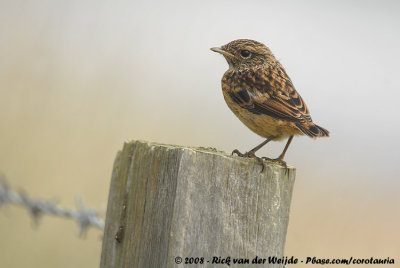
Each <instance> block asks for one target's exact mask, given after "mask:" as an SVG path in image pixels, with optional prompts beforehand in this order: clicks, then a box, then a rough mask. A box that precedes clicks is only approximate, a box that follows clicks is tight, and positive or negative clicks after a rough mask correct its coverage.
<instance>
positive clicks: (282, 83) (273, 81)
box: [229, 73, 312, 124]
mask: <svg viewBox="0 0 400 268" xmlns="http://www.w3.org/2000/svg"><path fill="white" fill-rule="evenodd" d="M252 75H257V74H254V73H253V74H252ZM275 75H277V74H276V73H275V74H272V75H271V74H270V75H268V76H265V75H263V76H262V77H261V78H258V79H257V78H256V79H255V81H256V83H254V80H253V79H252V81H251V82H250V81H249V83H243V84H242V85H243V86H242V87H240V89H238V90H232V91H231V92H229V95H230V97H231V98H232V99H233V100H234V101H235V102H237V103H238V104H239V105H240V106H241V107H242V108H245V109H247V110H249V111H250V112H252V113H254V114H265V115H269V116H271V117H274V118H276V119H282V120H287V121H291V122H294V123H300V124H302V123H307V122H312V120H311V116H310V111H309V110H308V108H307V105H306V104H305V102H304V101H303V99H302V98H301V96H300V95H299V93H297V91H296V90H295V88H294V86H293V84H292V82H291V81H290V79H289V78H288V77H287V76H286V77H282V76H280V79H279V77H274V76H275ZM285 75H286V73H285Z"/></svg>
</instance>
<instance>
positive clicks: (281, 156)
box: [262, 135, 293, 168]
mask: <svg viewBox="0 0 400 268" xmlns="http://www.w3.org/2000/svg"><path fill="white" fill-rule="evenodd" d="M292 140H293V135H292V136H290V137H289V139H288V141H287V143H286V145H285V148H284V149H283V152H282V153H281V155H280V156H279V157H278V158H275V159H271V158H268V157H263V158H262V159H266V160H270V161H274V162H279V163H281V164H282V165H283V166H284V167H285V168H287V165H286V162H285V161H283V158H284V157H285V154H286V151H287V149H288V148H289V145H290V143H291V142H292Z"/></svg>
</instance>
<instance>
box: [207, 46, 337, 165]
mask: <svg viewBox="0 0 400 268" xmlns="http://www.w3.org/2000/svg"><path fill="white" fill-rule="evenodd" d="M211 50H212V51H214V52H217V53H220V54H222V55H223V56H224V57H225V59H226V61H227V62H228V65H229V69H228V70H227V71H226V72H225V74H224V75H223V77H222V81H221V84H222V93H223V96H224V99H225V101H226V103H227V105H228V107H229V108H230V109H231V110H232V112H233V113H234V114H235V115H236V116H237V117H238V118H239V120H240V121H242V123H243V124H245V125H246V126H247V127H248V128H249V129H250V130H252V131H253V132H255V133H256V134H258V135H259V136H261V137H263V138H266V140H264V141H263V142H262V143H260V144H259V145H257V146H256V147H254V148H253V149H251V150H250V151H248V152H246V153H241V152H240V151H239V150H237V149H235V150H233V152H232V155H233V154H237V155H238V156H240V157H250V158H255V159H256V160H257V161H258V162H259V163H260V164H262V170H263V169H264V161H263V160H269V161H273V162H277V163H279V164H281V165H283V166H284V167H285V168H287V165H286V162H285V161H284V160H283V159H284V157H285V154H286V151H287V149H288V148H289V145H290V143H291V142H292V139H293V137H294V136H301V135H306V136H308V137H310V138H312V139H315V138H319V137H329V136H330V134H329V131H328V130H326V129H325V128H323V127H320V126H318V125H316V124H315V123H313V121H312V119H311V115H310V111H309V109H308V107H307V105H306V104H305V102H304V101H303V98H302V97H301V96H300V94H299V93H298V92H297V91H296V89H295V87H294V85H293V83H292V81H291V79H290V78H289V76H288V75H287V73H286V71H285V69H284V68H283V66H282V65H281V63H280V62H279V61H278V60H277V59H276V58H275V56H274V55H273V54H272V52H271V50H270V49H269V48H268V47H267V46H266V45H264V44H263V43H261V42H258V41H254V40H250V39H238V40H234V41H231V42H229V43H228V44H226V45H223V46H221V47H213V48H211ZM283 139H288V140H287V143H286V145H285V147H284V149H283V151H282V153H281V154H280V155H279V156H278V157H277V158H268V157H262V158H260V157H258V156H256V155H255V153H256V152H257V151H258V150H259V149H260V148H262V147H263V146H264V145H266V144H267V143H268V142H270V141H280V140H283Z"/></svg>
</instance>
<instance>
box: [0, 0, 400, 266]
mask: <svg viewBox="0 0 400 268" xmlns="http://www.w3.org/2000/svg"><path fill="white" fill-rule="evenodd" d="M399 12H400V4H399V3H398V2H397V1H389V0H387V1H316V0H315V1H285V2H283V1H177V0H172V1H165V2H161V1H157V2H144V1H118V2H111V1H93V0H88V1H50V0H44V1H31V0H30V1H29V0H28V1H22V0H15V1H0V170H1V172H2V173H3V174H5V176H6V177H7V178H8V182H9V184H10V185H11V186H12V187H16V188H19V189H24V190H25V191H26V192H29V193H30V194H31V195H32V196H40V197H48V198H49V199H55V200H59V203H60V205H62V206H74V199H75V197H76V196H78V195H80V196H82V197H83V198H84V201H85V203H86V204H87V205H89V206H91V207H95V208H98V209H100V210H102V211H103V212H105V209H106V205H107V195H108V186H109V180H110V175H111V170H112V164H113V160H114V157H115V155H116V152H117V151H118V150H120V149H121V148H122V144H123V142H124V141H125V140H130V139H143V140H149V141H156V142H162V143H172V144H180V145H188V146H207V147H208V146H211V147H216V148H218V149H221V150H225V151H229V152H230V151H232V150H233V149H235V148H237V149H239V150H241V151H246V150H248V149H250V148H252V147H254V146H255V145H257V144H258V143H260V142H261V141H262V140H263V139H262V138H261V137H259V136H257V135H256V134H254V133H252V132H251V131H250V130H248V129H247V128H246V127H245V126H244V125H242V123H241V122H240V121H239V120H238V119H237V118H236V117H235V116H234V115H233V113H232V112H231V111H230V110H229V109H228V107H227V106H226V104H225V102H224V100H223V97H222V93H221V86H220V79H221V77H222V75H223V73H224V72H225V70H226V69H227V64H226V62H225V60H224V59H223V57H222V56H221V55H217V54H215V53H213V52H211V51H210V50H209V48H210V47H214V46H219V45H223V44H226V43H228V42H229V41H231V40H234V39H238V38H250V39H255V40H258V41H261V42H263V43H265V44H266V45H268V46H269V47H270V49H271V50H272V51H273V52H274V54H275V56H276V57H277V58H278V59H279V60H280V61H281V63H282V64H283V65H284V66H285V68H286V71H287V73H288V74H289V76H290V77H291V78H292V81H293V83H294V85H295V86H296V88H297V90H298V92H299V93H300V94H301V95H302V97H303V98H304V100H305V101H306V103H307V105H308V107H309V108H310V110H311V115H312V117H313V120H314V121H315V122H316V123H317V124H320V125H321V126H324V127H326V128H327V129H329V130H330V131H331V138H330V139H319V140H315V141H313V140H311V139H309V138H307V137H299V138H295V140H294V141H293V143H292V145H291V147H290V148H289V151H288V153H287V156H286V160H287V162H288V164H290V165H293V166H295V167H296V168H297V177H296V185H295V189H294V195H293V200H292V201H293V202H292V208H291V218H290V224H289V230H288V235H287V242H286V255H289V256H291V255H294V256H296V257H299V258H302V257H307V256H317V257H324V258H325V257H326V258H334V257H340V258H344V257H350V256H353V257H359V258H365V257H368V258H369V257H371V256H372V257H376V258H379V257H381V258H386V257H392V258H397V259H396V260H397V262H399V261H400V258H399V257H400V253H399V252H400V243H399V241H400V232H399V230H398V226H399V225H400V215H399V214H400V213H399V212H400V197H399V194H398V189H399V187H400V175H399V174H400V166H399V164H398V162H399V161H400V141H399V139H398V133H399V131H400V119H399V116H400V112H399V111H398V102H399V99H400V93H399V92H400V83H399V75H400V72H399V71H400V68H399V60H400V52H399V48H400V31H399V29H400V16H399V14H400V13H399ZM283 147H284V143H275V144H271V145H270V144H269V145H268V146H266V147H265V148H263V149H262V150H261V151H260V153H259V154H260V155H263V156H277V155H278V154H279V153H280V151H281V150H282V149H283ZM31 226H32V224H31V220H30V218H29V217H28V215H27V214H26V213H25V211H23V210H22V209H18V208H5V209H2V210H0V237H1V239H0V267H97V266H98V265H99V259H100V251H101V232H99V231H97V230H89V232H88V234H87V236H86V238H85V239H83V240H82V239H79V238H77V236H76V235H75V234H76V232H77V228H76V226H75V224H74V223H73V222H70V221H65V220H62V219H57V218H53V217H48V216H45V217H44V218H43V219H42V220H41V224H40V226H39V227H38V228H31ZM260 255H262V253H260ZM22 256H23V257H22ZM337 266H338V267H340V265H337ZM296 267H305V265H301V264H298V265H297V266H296Z"/></svg>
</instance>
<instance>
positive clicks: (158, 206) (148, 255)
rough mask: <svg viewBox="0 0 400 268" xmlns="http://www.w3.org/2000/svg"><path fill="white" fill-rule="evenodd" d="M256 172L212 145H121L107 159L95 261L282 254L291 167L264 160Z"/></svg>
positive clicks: (138, 263) (145, 262) (153, 262)
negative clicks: (107, 185)
mask: <svg viewBox="0 0 400 268" xmlns="http://www.w3.org/2000/svg"><path fill="white" fill-rule="evenodd" d="M260 171H261V167H260V165H259V164H258V163H257V162H256V161H254V160H252V159H244V158H240V157H231V156H230V155H227V154H226V153H223V152H219V151H216V150H215V149H207V148H184V147H179V146H172V145H162V144H156V143H148V142H143V141H132V142H128V143H125V145H124V148H123V150H122V151H121V152H119V153H118V155H117V157H116V160H115V163H114V169H113V174H112V179H111V186H110V194H109V200H108V208H107V216H106V226H105V232H104V238H103V248H102V256H101V267H103V268H105V267H183V266H184V264H179V265H178V264H176V263H175V257H177V256H179V257H182V258H183V262H185V257H204V264H202V265H193V264H192V265H191V267H200V266H201V267H214V266H215V265H213V264H212V260H213V257H222V258H226V257H228V256H230V257H231V266H234V265H233V258H248V259H250V262H251V260H252V259H253V258H254V257H255V256H259V257H262V258H268V257H269V256H277V257H280V256H283V252H284V246H285V238H286V231H287V226H288V220H289V209H290V202H291V196H292V190H293V185H294V180H295V169H294V168H290V167H289V168H288V169H285V168H283V167H281V166H279V165H277V164H274V163H268V162H266V163H265V169H264V171H263V172H262V173H261V172H260ZM207 261H209V262H207ZM185 266H186V265H185ZM238 267H239V266H238ZM240 267H246V266H243V265H241V266H240ZM258 267H260V265H258ZM261 267H282V264H280V265H278V264H276V265H267V264H265V265H264V266H261Z"/></svg>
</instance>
